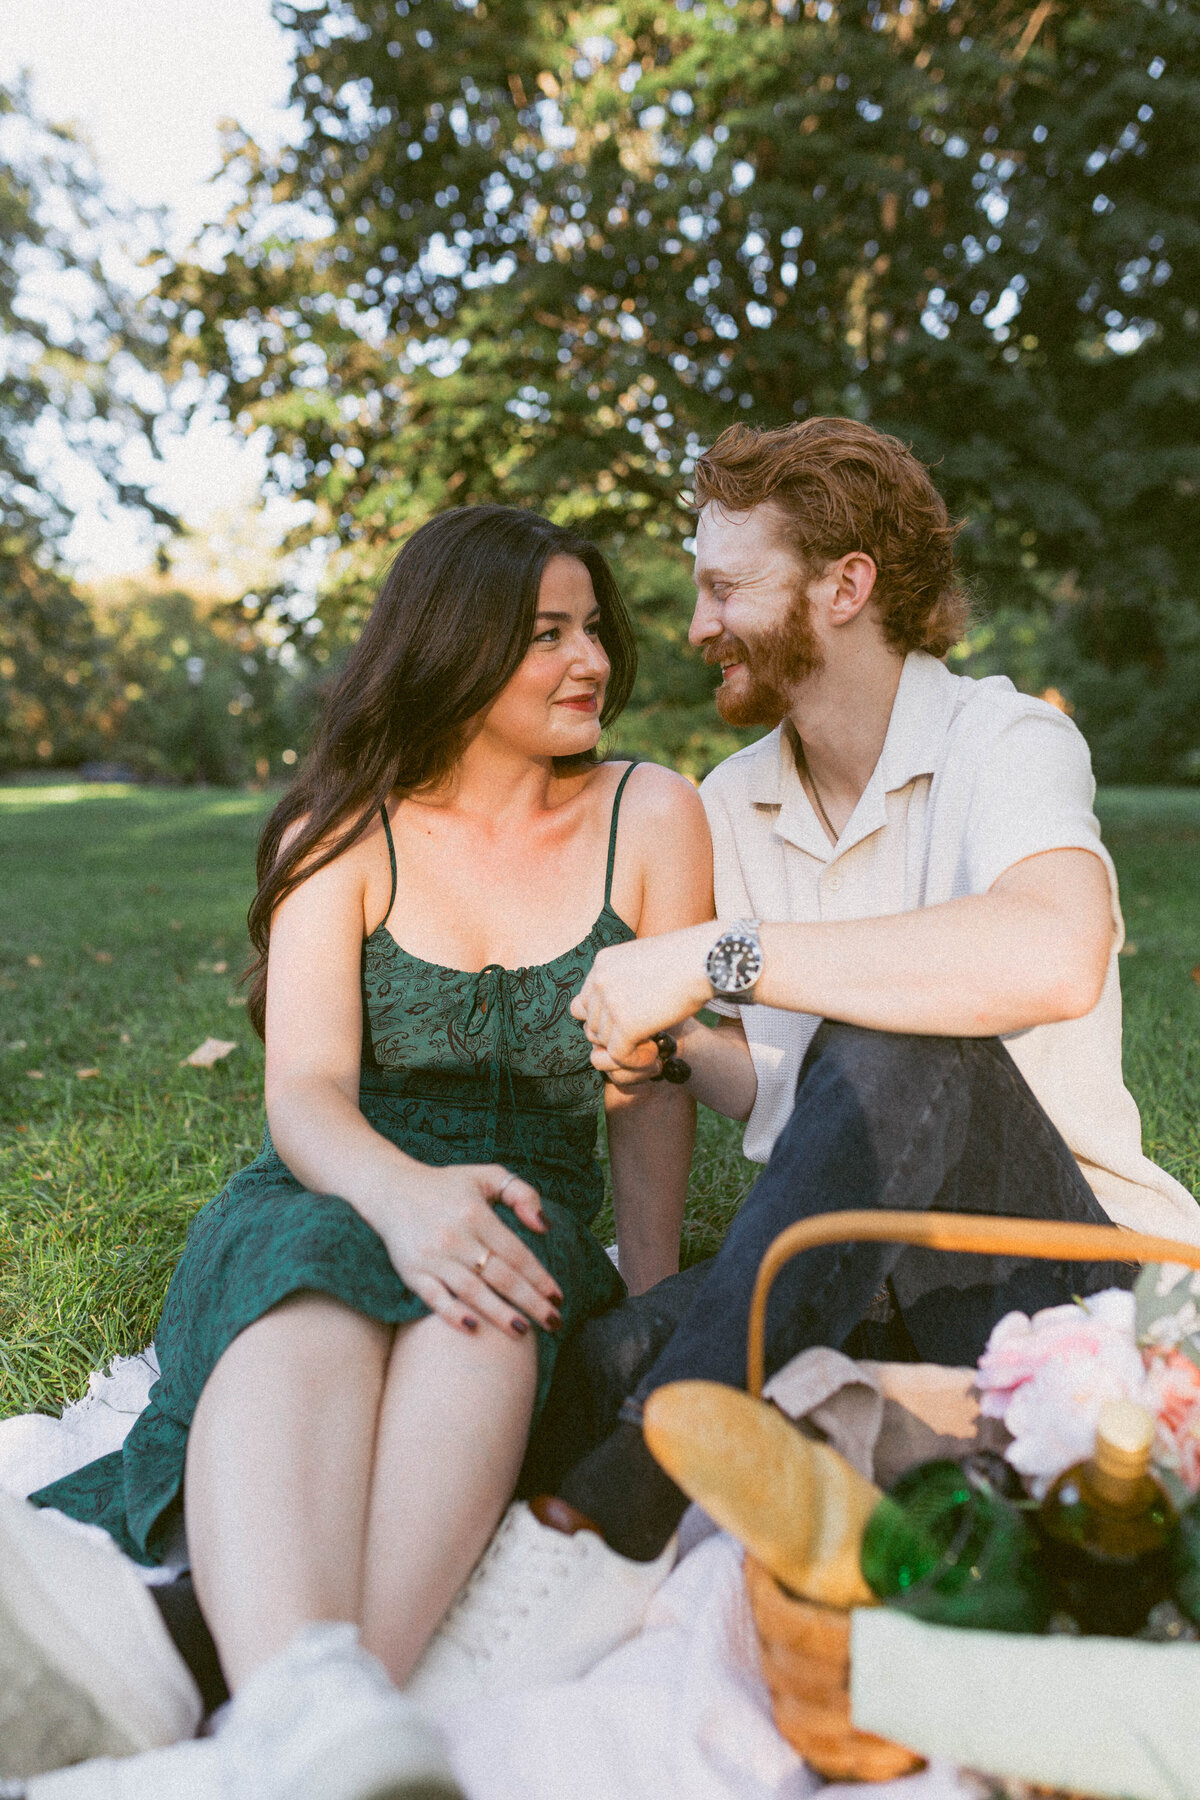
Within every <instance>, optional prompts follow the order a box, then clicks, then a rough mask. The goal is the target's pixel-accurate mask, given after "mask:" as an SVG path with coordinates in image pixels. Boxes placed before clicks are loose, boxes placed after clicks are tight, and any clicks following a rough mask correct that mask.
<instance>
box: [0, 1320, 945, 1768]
mask: <svg viewBox="0 0 1200 1800" xmlns="http://www.w3.org/2000/svg"><path fill="white" fill-rule="evenodd" d="M157 1375H158V1364H157V1360H156V1359H155V1356H154V1352H153V1348H151V1349H149V1350H146V1351H144V1352H143V1353H142V1355H141V1356H137V1357H128V1358H124V1359H120V1360H118V1361H117V1362H115V1363H113V1364H112V1366H111V1368H110V1369H109V1371H108V1372H107V1374H104V1375H99V1374H97V1375H93V1376H92V1377H91V1380H90V1382H89V1384H88V1392H87V1395H86V1397H85V1398H84V1399H83V1400H81V1401H78V1402H77V1403H76V1404H75V1405H74V1406H70V1407H68V1408H67V1410H66V1412H65V1413H64V1414H63V1416H62V1418H61V1419H51V1418H48V1417H44V1416H42V1415H27V1416H25V1417H22V1418H15V1419H6V1420H3V1421H0V1488H4V1489H6V1490H7V1491H8V1492H10V1493H15V1494H19V1495H25V1494H29V1493H32V1492H33V1490H34V1489H35V1488H38V1487H41V1486H43V1485H45V1484H46V1483H47V1482H50V1481H54V1480H57V1479H58V1478H59V1477H60V1476H62V1475H66V1474H69V1473H70V1471H71V1470H72V1469H76V1468H79V1467H80V1466H81V1465H82V1464H83V1463H85V1462H88V1461H90V1460H91V1459H92V1458H93V1457H96V1456H102V1455H105V1454H106V1453H107V1452H108V1451H110V1450H115V1449H117V1448H119V1446H120V1444H121V1443H122V1442H123V1440H124V1437H125V1434H126V1432H127V1431H128V1430H129V1428H130V1426H131V1425H132V1424H133V1421H134V1419H135V1418H136V1417H137V1415H138V1413H139V1412H140V1411H141V1409H142V1407H143V1406H144V1405H145V1403H146V1399H147V1396H148V1394H149V1390H150V1387H151V1385H152V1383H153V1382H154V1381H155V1380H156V1379H157ZM693 1514H694V1516H689V1520H687V1521H685V1530H684V1532H683V1534H682V1541H683V1542H684V1544H685V1545H689V1546H694V1547H691V1548H689V1550H688V1553H687V1554H685V1555H684V1556H683V1558H682V1560H681V1561H680V1563H679V1564H678V1566H677V1568H676V1569H675V1571H674V1573H673V1574H672V1575H671V1576H670V1578H669V1579H668V1580H667V1581H666V1582H665V1583H664V1584H663V1586H662V1587H661V1588H660V1590H659V1592H658V1594H657V1596H656V1597H655V1600H654V1603H653V1605H652V1606H651V1609H650V1612H649V1614H648V1616H647V1619H646V1623H645V1626H644V1627H643V1629H642V1631H641V1632H640V1633H639V1634H638V1635H637V1637H635V1638H634V1639H632V1640H631V1642H629V1643H628V1644H625V1645H624V1646H623V1647H622V1648H621V1649H620V1650H617V1651H614V1652H613V1654H612V1655H611V1656H608V1657H606V1658H605V1659H604V1661H603V1662H601V1663H599V1664H598V1665H597V1667H596V1668H594V1669H593V1670H592V1671H591V1673H590V1674H588V1675H587V1676H585V1677H584V1678H583V1679H582V1680H581V1681H572V1682H565V1683H563V1684H561V1685H560V1686H557V1687H550V1688H542V1689H538V1690H534V1691H532V1692H528V1693H525V1694H521V1695H518V1696H516V1697H508V1698H506V1699H503V1700H499V1701H493V1702H488V1703H485V1704H483V1705H481V1706H479V1707H477V1708H474V1709H472V1710H471V1711H470V1712H469V1713H467V1714H465V1715H463V1716H461V1717H460V1718H457V1719H455V1720H453V1721H450V1722H449V1723H447V1722H446V1721H445V1720H443V1721H441V1723H442V1724H443V1728H444V1729H445V1730H446V1735H447V1739H448V1742H449V1749H450V1756H451V1760H452V1762H453V1764H454V1768H455V1773H456V1774H457V1776H458V1779H459V1781H460V1782H461V1784H462V1786H463V1788H464V1790H465V1792H466V1794H467V1795H468V1797H469V1800H567V1797H568V1796H569V1800H807V1797H808V1796H809V1795H810V1794H814V1793H815V1792H816V1791H817V1789H818V1788H821V1787H822V1783H821V1781H820V1779H819V1778H818V1777H817V1776H815V1775H814V1774H812V1772H811V1771H810V1770H809V1769H808V1768H807V1767H806V1766H805V1764H804V1763H803V1762H801V1760H800V1758H799V1757H798V1756H797V1755H796V1754H795V1752H794V1751H792V1750H791V1749H790V1748H789V1747H788V1745H787V1744H785V1743H784V1741H783V1739H782V1738H781V1737H780V1736H779V1734H778V1732H777V1731H776V1730H775V1727H774V1725H773V1724H772V1721H771V1709H770V1703H769V1700H768V1697H767V1692H766V1688H765V1687H764V1685H763V1683H762V1679H761V1677H760V1675H759V1672H758V1656H757V1652H756V1649H755V1643H754V1630H753V1624H752V1620H751V1616H750V1610H749V1605H748V1603H747V1600H746V1593H745V1588H744V1585H743V1582H742V1578H741V1551H740V1548H739V1546H738V1545H737V1544H736V1543H735V1542H734V1541H733V1539H732V1538H729V1537H727V1536H726V1535H725V1534H724V1533H721V1532H718V1533H715V1534H714V1533H711V1532H709V1533H707V1534H706V1533H705V1531H704V1527H703V1523H702V1518H703V1516H702V1515H699V1514H697V1513H695V1509H693ZM970 1791H971V1790H970V1789H969V1788H967V1787H964V1786H963V1785H961V1784H960V1782H959V1779H958V1777H957V1775H956V1773H955V1772H954V1771H953V1770H952V1769H950V1768H949V1767H947V1766H944V1765H942V1766H931V1767H930V1768H929V1769H928V1770H926V1771H925V1772H924V1773H923V1774H921V1775H915V1776H910V1777H909V1778H908V1779H907V1780H904V1781H899V1782H894V1783H888V1784H886V1785H882V1786H872V1787H869V1788H868V1787H859V1786H856V1785H847V1786H841V1785H837V1786H833V1787H825V1788H824V1790H823V1795H822V1800H842V1797H848V1796H850V1795H855V1796H862V1800H867V1797H868V1796H871V1797H873V1800H965V1796H966V1795H967V1794H969V1792H970Z"/></svg>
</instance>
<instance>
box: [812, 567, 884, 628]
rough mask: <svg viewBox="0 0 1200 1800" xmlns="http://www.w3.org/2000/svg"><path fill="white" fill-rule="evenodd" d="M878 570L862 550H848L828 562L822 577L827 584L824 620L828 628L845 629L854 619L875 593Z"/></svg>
mask: <svg viewBox="0 0 1200 1800" xmlns="http://www.w3.org/2000/svg"><path fill="white" fill-rule="evenodd" d="M877 574H878V570H877V569H876V567H875V562H874V559H873V558H872V557H870V556H868V555H867V553H866V551H865V550H851V552H850V553H849V555H848V556H839V557H838V558H837V559H836V561H834V562H831V563H830V564H829V566H828V568H827V569H826V570H825V574H824V576H823V577H822V579H823V581H824V582H825V583H826V584H828V588H829V600H828V610H827V615H826V616H827V617H828V620H829V623H830V624H831V625H835V626H836V625H849V624H850V622H851V620H852V619H857V617H858V615H859V613H860V612H861V611H862V609H863V607H864V606H865V605H866V604H867V601H868V600H869V599H870V598H871V595H872V593H873V592H874V591H875V579H876V576H877Z"/></svg>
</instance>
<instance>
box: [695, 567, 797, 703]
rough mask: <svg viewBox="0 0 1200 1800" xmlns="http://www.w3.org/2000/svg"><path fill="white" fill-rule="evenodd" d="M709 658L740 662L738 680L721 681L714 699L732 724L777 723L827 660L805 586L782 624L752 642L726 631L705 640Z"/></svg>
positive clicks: (705, 654) (707, 657)
mask: <svg viewBox="0 0 1200 1800" xmlns="http://www.w3.org/2000/svg"><path fill="white" fill-rule="evenodd" d="M704 660H705V662H706V663H713V664H718V665H719V664H721V663H732V662H740V663H741V665H742V668H741V671H740V673H739V675H738V677H737V678H736V685H734V684H733V683H725V682H722V684H721V686H720V687H719V688H718V689H717V691H716V694H715V695H714V699H715V700H716V704H717V711H718V712H719V713H720V715H721V717H722V718H723V719H724V721H725V723H726V724H727V725H778V723H779V721H780V719H782V718H785V717H786V716H787V713H788V712H789V710H790V708H791V704H792V697H793V695H794V694H795V691H796V689H797V688H798V687H799V685H800V683H801V682H802V681H803V680H804V679H805V677H806V676H808V675H816V674H817V673H818V672H819V671H820V670H821V669H822V668H824V666H825V658H824V655H823V654H822V651H821V646H820V644H819V643H818V642H817V638H816V634H815V632H814V631H813V628H812V623H811V618H810V612H809V603H808V598H807V596H806V595H805V594H804V593H803V592H801V593H800V594H799V595H798V597H797V599H796V603H795V605H794V606H793V608H792V611H791V612H790V613H789V615H788V617H787V618H786V619H785V621H784V623H783V624H782V625H781V626H779V628H778V630H776V631H772V632H769V633H767V634H766V635H765V636H763V637H759V638H753V639H751V640H750V641H749V642H747V641H746V639H744V638H735V637H722V638H719V639H718V640H717V642H716V643H715V644H708V645H706V646H705V651H704Z"/></svg>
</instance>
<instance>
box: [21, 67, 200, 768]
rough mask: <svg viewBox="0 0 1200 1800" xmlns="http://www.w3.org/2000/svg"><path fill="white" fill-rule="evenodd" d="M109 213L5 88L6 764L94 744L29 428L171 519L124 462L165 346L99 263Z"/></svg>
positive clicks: (91, 705)
mask: <svg viewBox="0 0 1200 1800" xmlns="http://www.w3.org/2000/svg"><path fill="white" fill-rule="evenodd" d="M118 224H119V220H118V219H117V216H116V215H115V213H114V212H113V210H112V208H111V207H110V206H109V205H108V204H107V202H106V201H105V199H104V197H103V195H102V193H101V191H100V188H99V184H98V182H97V180H96V176H95V173H94V171H93V170H92V168H91V166H90V164H89V162H88V160H87V158H86V156H85V154H84V153H83V151H82V150H81V148H80V146H79V145H78V144H77V143H76V142H75V141H74V139H73V138H72V137H71V136H70V134H69V133H68V132H65V131H59V130H53V129H51V128H50V127H48V126H46V125H44V124H42V123H41V122H40V121H39V120H37V119H36V118H35V117H34V116H33V114H32V113H31V111H30V107H29V101H28V95H27V94H26V92H25V90H24V88H23V87H16V88H5V87H3V86H0V767H4V766H10V767H11V766H13V765H14V764H16V765H22V764H25V763H29V762H35V761H39V760H40V761H42V762H46V761H63V762H70V761H77V760H79V758H81V757H83V756H86V755H89V754H95V752H96V741H97V740H96V725H95V714H96V705H95V698H94V696H93V694H92V693H91V691H90V681H91V676H92V673H93V664H94V659H95V657H96V655H97V654H98V644H97V635H96V627H95V623H94V621H93V619H92V618H91V616H90V615H89V612H88V609H87V607H86V605H85V604H84V602H83V600H82V599H81V598H80V596H79V595H78V594H76V593H75V592H74V591H73V589H72V587H71V585H70V582H69V581H68V579H67V577H66V575H65V574H64V573H63V571H62V569H61V566H60V563H59V559H58V545H59V541H60V539H61V537H62V534H63V532H64V531H65V530H66V528H67V526H68V525H69V523H70V516H69V513H68V511H67V509H66V507H65V506H64V505H63V503H62V501H61V500H60V498H59V497H58V496H57V495H56V493H55V492H54V490H53V488H52V487H51V486H50V485H49V484H48V482H47V479H46V476H45V474H44V472H43V470H42V469H41V467H40V462H39V458H38V456H37V455H36V453H35V449H34V439H35V434H37V433H45V432H46V430H47V428H49V432H50V434H51V435H52V436H56V437H57V439H58V441H59V443H60V444H66V445H68V446H70V447H71V448H72V449H74V450H76V451H78V452H79V453H81V454H82V455H84V456H86V457H87V459H88V460H89V461H90V463H91V464H92V465H93V467H94V468H96V469H97V470H99V472H100V473H101V475H102V476H104V477H105V479H106V480H107V482H108V484H109V488H110V490H111V492H112V493H113V494H114V495H115V496H116V497H117V498H119V499H120V500H121V501H123V502H125V503H127V504H132V505H136V506H138V507H140V508H142V509H143V510H144V511H146V512H147V513H149V515H150V516H151V517H152V518H153V519H155V520H156V521H157V522H158V523H159V524H163V525H169V524H171V523H172V519H171V515H170V514H168V513H166V512H164V511H163V509H162V508H161V507H157V506H155V505H154V504H153V503H151V502H150V501H149V500H148V499H147V496H146V494H145V492H144V490H143V489H141V488H139V487H137V486H135V485H132V484H131V483H129V482H128V481H127V480H125V479H124V477H123V476H122V473H121V454H122V450H123V449H124V447H125V445H126V444H127V443H128V441H129V439H130V437H131V436H132V435H134V434H136V433H145V432H148V431H149V429H150V425H151V413H150V411H148V410H147V407H146V405H145V404H144V394H145V386H144V384H145V377H146V374H147V372H148V371H151V370H154V369H155V368H157V367H159V366H161V363H162V355H163V347H164V346H163V333H162V331H161V328H160V327H158V326H154V325H152V324H151V323H150V322H149V321H148V320H147V319H145V318H144V317H143V316H141V315H140V314H139V312H138V311H137V308H136V306H135V305H134V303H133V301H132V299H131V298H130V296H129V294H128V292H127V291H126V290H125V289H124V288H123V287H122V286H121V285H120V284H119V283H117V282H116V281H115V280H114V279H113V278H112V276H111V275H110V273H109V272H108V268H107V265H106V260H105V254H104V242H103V240H104V233H105V232H111V230H112V228H113V227H115V226H116V225H118ZM108 251H109V255H110V258H111V252H112V239H111V237H110V238H109V241H108ZM134 371H136V373H137V375H138V376H139V377H140V378H141V381H142V384H143V385H142V387H141V388H140V389H139V387H138V383H137V381H136V380H135V379H134V373H133V372H134ZM44 452H45V443H44V442H43V444H42V454H43V456H44Z"/></svg>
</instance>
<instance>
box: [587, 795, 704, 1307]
mask: <svg viewBox="0 0 1200 1800" xmlns="http://www.w3.org/2000/svg"><path fill="white" fill-rule="evenodd" d="M621 830H622V834H623V836H624V839H625V842H624V844H623V850H624V852H625V855H624V856H623V857H622V863H623V864H624V867H623V868H621V869H619V874H620V877H621V879H620V881H619V884H617V885H616V886H615V887H614V896H613V897H614V902H616V903H617V905H618V911H620V912H621V913H622V916H623V917H625V918H626V919H628V920H629V922H630V923H631V924H632V923H634V921H635V919H636V925H637V934H638V937H639V938H644V937H654V936H656V935H657V934H658V933H660V932H663V931H675V930H679V929H680V928H681V927H682V926H683V925H684V924H688V925H694V924H696V923H698V922H699V921H700V920H703V919H710V918H711V917H712V914H713V897H712V844H711V840H710V838H709V834H708V823H707V821H706V819H705V817H704V808H703V807H702V805H701V804H700V798H699V796H698V794H697V793H696V791H695V789H694V788H693V787H692V786H691V784H690V782H687V781H685V780H684V779H683V777H682V776H681V775H675V774H673V773H672V772H671V771H670V770H669V769H661V768H658V767H656V766H655V765H646V766H644V767H642V768H639V769H638V770H637V771H636V773H635V774H634V775H633V776H632V777H631V779H630V783H629V786H628V788H627V789H626V794H625V801H624V806H623V808H622V813H621ZM638 888H640V894H639V893H638ZM631 900H632V901H633V902H634V903H635V904H636V912H635V911H634V910H632V908H630V901H631ZM627 908H629V910H626V909H627ZM605 1116H606V1120H607V1124H608V1154H609V1162H610V1165H611V1167H612V1181H613V1211H614V1213H615V1215H616V1222H617V1247H618V1256H619V1257H620V1264H621V1274H622V1275H623V1277H624V1279H625V1283H626V1285H627V1287H628V1288H629V1291H630V1293H631V1294H640V1293H644V1292H645V1290H646V1289H647V1288H649V1287H653V1286H654V1284H655V1282H657V1281H661V1280H662V1279H663V1278H664V1276H667V1275H673V1274H675V1273H676V1271H677V1270H678V1268H679V1239H680V1233H681V1231H682V1228H683V1214H684V1207H685V1205H686V1203H687V1186H688V1174H689V1172H690V1170H691V1164H692V1150H693V1147H694V1144H695V1138H696V1103H695V1101H694V1100H693V1099H692V1097H691V1095H690V1094H689V1093H688V1092H687V1090H686V1089H684V1088H678V1087H672V1086H671V1085H670V1084H669V1083H668V1082H655V1083H650V1082H641V1083H638V1084H637V1085H633V1086H615V1085H610V1086H608V1087H607V1088H606V1089H605Z"/></svg>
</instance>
